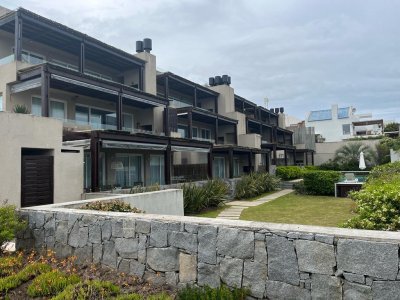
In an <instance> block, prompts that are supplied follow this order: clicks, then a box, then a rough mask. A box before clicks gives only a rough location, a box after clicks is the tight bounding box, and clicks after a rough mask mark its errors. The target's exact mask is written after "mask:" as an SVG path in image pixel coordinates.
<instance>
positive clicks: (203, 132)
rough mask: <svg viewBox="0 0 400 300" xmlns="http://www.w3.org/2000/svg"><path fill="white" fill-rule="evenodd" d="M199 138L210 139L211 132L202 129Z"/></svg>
mask: <svg viewBox="0 0 400 300" xmlns="http://www.w3.org/2000/svg"><path fill="white" fill-rule="evenodd" d="M201 138H202V139H205V140H210V139H211V132H210V130H209V129H202V130H201Z"/></svg>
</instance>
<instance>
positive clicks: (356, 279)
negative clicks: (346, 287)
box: [343, 272, 365, 284]
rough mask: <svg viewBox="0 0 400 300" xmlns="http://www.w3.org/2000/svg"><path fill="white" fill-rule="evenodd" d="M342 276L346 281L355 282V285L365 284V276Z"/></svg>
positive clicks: (345, 274) (349, 274)
mask: <svg viewBox="0 0 400 300" xmlns="http://www.w3.org/2000/svg"><path fill="white" fill-rule="evenodd" d="M343 276H344V278H345V279H346V280H347V281H351V282H356V283H362V284H364V283H365V276H364V275H360V274H353V273H347V272H344V273H343Z"/></svg>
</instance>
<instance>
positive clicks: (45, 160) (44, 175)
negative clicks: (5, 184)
mask: <svg viewBox="0 0 400 300" xmlns="http://www.w3.org/2000/svg"><path fill="white" fill-rule="evenodd" d="M53 165H54V160H53V156H48V155H23V156H22V170H21V171H22V176H21V177H22V178H21V207H27V206H35V205H42V204H51V203H53V184H54V181H53V178H54V175H53Z"/></svg>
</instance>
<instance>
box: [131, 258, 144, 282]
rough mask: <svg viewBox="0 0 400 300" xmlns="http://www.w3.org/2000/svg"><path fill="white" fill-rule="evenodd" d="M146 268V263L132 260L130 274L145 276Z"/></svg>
mask: <svg viewBox="0 0 400 300" xmlns="http://www.w3.org/2000/svg"><path fill="white" fill-rule="evenodd" d="M145 270H146V266H145V265H144V264H141V263H139V262H138V261H136V260H133V259H132V260H131V261H130V271H129V273H130V274H133V275H136V276H138V277H140V278H142V277H143V274H144V271H145Z"/></svg>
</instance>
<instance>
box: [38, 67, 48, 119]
mask: <svg viewBox="0 0 400 300" xmlns="http://www.w3.org/2000/svg"><path fill="white" fill-rule="evenodd" d="M41 81H42V86H41V95H40V97H41V100H42V117H49V89H50V76H49V73H48V72H47V71H46V70H45V69H44V67H42V75H41Z"/></svg>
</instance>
